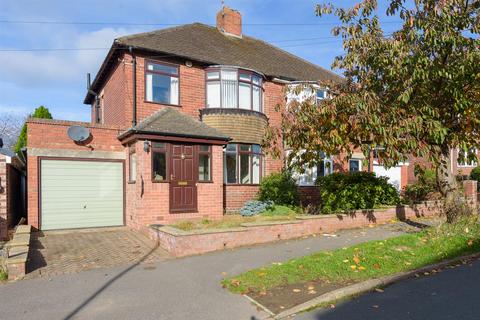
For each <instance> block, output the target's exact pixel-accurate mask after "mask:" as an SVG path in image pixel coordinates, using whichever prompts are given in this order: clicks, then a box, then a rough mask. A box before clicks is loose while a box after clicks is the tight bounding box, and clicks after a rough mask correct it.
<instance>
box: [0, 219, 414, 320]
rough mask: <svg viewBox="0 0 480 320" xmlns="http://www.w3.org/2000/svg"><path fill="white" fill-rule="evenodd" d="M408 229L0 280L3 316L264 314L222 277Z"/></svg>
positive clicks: (213, 318) (218, 319) (204, 318)
mask: <svg viewBox="0 0 480 320" xmlns="http://www.w3.org/2000/svg"><path fill="white" fill-rule="evenodd" d="M405 231H406V229H405V227H402V226H401V224H395V225H390V226H382V227H378V228H367V229H364V230H351V231H343V232H341V233H339V236H338V237H335V238H331V237H322V236H317V237H310V238H306V239H300V240H295V241H282V242H277V243H273V244H268V245H261V246H254V247H250V248H241V249H235V250H225V251H221V252H216V253H211V254H205V255H201V256H195V257H188V258H180V259H171V260H167V261H159V262H155V263H152V264H149V265H142V264H132V265H130V266H128V267H115V268H109V269H94V270H90V271H87V272H80V273H75V274H68V275H61V276H58V277H52V278H51V279H44V278H43V279H32V280H24V281H18V282H16V283H8V284H5V285H0V301H1V306H2V307H1V312H0V318H2V319H38V320H41V319H49V320H52V319H115V320H121V319H146V320H147V319H162V320H170V319H196V320H222V319H225V320H236V319H240V320H253V319H264V318H265V317H267V315H266V314H265V313H264V312H262V311H260V310H258V309H257V308H256V307H255V306H253V305H252V304H251V303H250V302H249V301H248V300H247V299H245V298H244V297H242V296H240V295H234V294H231V293H229V292H228V291H227V290H225V289H223V288H222V287H221V285H220V281H221V279H222V278H223V277H225V276H229V275H235V274H238V273H241V272H244V271H247V270H249V269H252V268H258V267H261V266H263V265H268V264H271V263H273V262H279V261H285V260H288V259H291V258H295V257H300V256H304V255H307V254H309V253H313V252H316V251H321V250H331V249H335V248H341V247H344V246H350V245H353V244H355V243H359V242H364V241H368V240H373V239H385V238H389V237H392V236H396V235H399V234H402V233H404V232H405ZM19 301H21V303H20V304H19Z"/></svg>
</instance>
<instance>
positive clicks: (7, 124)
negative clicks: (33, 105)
mask: <svg viewBox="0 0 480 320" xmlns="http://www.w3.org/2000/svg"><path fill="white" fill-rule="evenodd" d="M24 118H25V117H23V116H17V115H13V114H9V113H3V114H0V138H1V139H2V140H3V148H6V149H12V150H13V148H14V146H15V143H16V142H17V139H18V136H19V134H20V130H21V129H22V125H23V122H24V120H25V119H24Z"/></svg>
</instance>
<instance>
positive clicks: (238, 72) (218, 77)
mask: <svg viewBox="0 0 480 320" xmlns="http://www.w3.org/2000/svg"><path fill="white" fill-rule="evenodd" d="M206 74H207V75H206V83H207V85H206V86H207V104H206V105H207V108H227V109H234V108H239V109H246V110H253V111H257V112H263V111H262V109H263V108H262V105H263V94H262V92H263V90H262V84H263V79H262V76H261V75H259V74H257V73H256V72H253V71H250V70H244V69H238V68H233V67H221V66H219V67H211V68H208V69H207V71H206Z"/></svg>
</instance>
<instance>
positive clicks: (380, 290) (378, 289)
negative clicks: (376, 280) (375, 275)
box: [375, 288, 384, 293]
mask: <svg viewBox="0 0 480 320" xmlns="http://www.w3.org/2000/svg"><path fill="white" fill-rule="evenodd" d="M375 291H377V292H380V293H382V292H384V290H383V289H380V288H375Z"/></svg>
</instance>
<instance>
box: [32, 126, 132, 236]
mask: <svg viewBox="0 0 480 320" xmlns="http://www.w3.org/2000/svg"><path fill="white" fill-rule="evenodd" d="M71 125H82V126H84V127H88V128H89V129H90V131H91V134H92V135H91V136H92V138H91V139H90V140H89V141H87V142H86V143H85V144H76V143H75V142H73V141H72V140H70V138H69V137H68V136H67V129H68V127H70V126H71ZM120 132H121V130H119V127H117V126H106V125H92V124H90V123H83V122H71V121H59V120H45V119H29V120H28V121H27V158H28V159H27V194H28V199H27V203H28V219H27V220H28V224H30V225H32V226H33V227H35V228H38V226H39V211H38V206H39V188H38V156H36V155H32V154H33V151H34V150H36V151H38V150H44V151H45V152H47V151H51V150H56V151H57V152H58V151H65V154H67V151H82V152H87V153H90V154H91V155H92V157H95V152H96V151H110V152H120V151H124V147H123V146H122V145H121V143H120V141H118V139H117V136H118V134H119V133H120ZM60 153H61V152H60ZM65 156H66V157H68V155H65Z"/></svg>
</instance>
